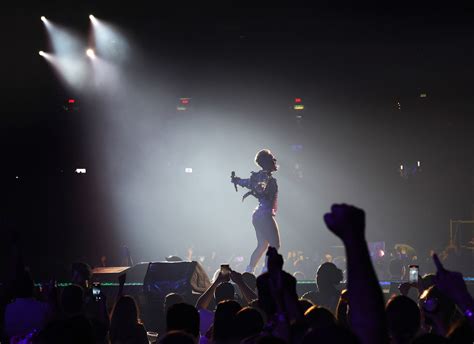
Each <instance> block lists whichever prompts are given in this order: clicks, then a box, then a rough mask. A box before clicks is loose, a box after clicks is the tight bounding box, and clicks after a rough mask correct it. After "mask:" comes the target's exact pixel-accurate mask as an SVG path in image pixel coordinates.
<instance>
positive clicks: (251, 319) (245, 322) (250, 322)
mask: <svg viewBox="0 0 474 344" xmlns="http://www.w3.org/2000/svg"><path fill="white" fill-rule="evenodd" d="M263 325H264V322H263V317H262V315H261V313H260V312H259V311H258V310H257V309H255V308H253V307H244V308H242V309H241V310H240V311H238V312H237V314H236V315H235V329H236V330H235V331H236V332H235V333H236V339H237V340H238V341H239V342H241V341H242V340H244V339H246V338H251V337H255V336H257V335H259V334H260V333H261V332H262V330H263Z"/></svg>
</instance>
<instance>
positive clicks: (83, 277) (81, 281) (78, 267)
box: [71, 262, 92, 288]
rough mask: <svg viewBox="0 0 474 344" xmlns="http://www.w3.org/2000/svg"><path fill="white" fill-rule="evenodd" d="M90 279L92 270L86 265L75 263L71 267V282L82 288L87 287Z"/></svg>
mask: <svg viewBox="0 0 474 344" xmlns="http://www.w3.org/2000/svg"><path fill="white" fill-rule="evenodd" d="M91 278H92V269H91V267H90V266H89V264H87V263H82V262H75V263H72V267H71V282H72V283H74V284H77V285H80V286H81V287H83V288H87V287H88V281H90V280H91Z"/></svg>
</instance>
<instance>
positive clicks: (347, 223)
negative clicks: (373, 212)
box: [324, 204, 365, 243]
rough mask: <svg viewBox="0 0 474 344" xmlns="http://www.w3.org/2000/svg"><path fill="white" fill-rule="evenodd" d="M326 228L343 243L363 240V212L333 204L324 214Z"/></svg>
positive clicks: (347, 206)
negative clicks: (329, 210)
mask: <svg viewBox="0 0 474 344" xmlns="http://www.w3.org/2000/svg"><path fill="white" fill-rule="evenodd" d="M324 222H325V223H326V226H327V227H328V228H329V229H330V230H331V232H333V233H334V234H335V235H336V236H338V237H339V238H340V239H341V240H342V241H343V242H344V243H349V242H351V241H352V240H356V239H357V240H360V239H362V240H364V238H365V236H364V235H365V234H364V232H365V212H364V211H363V210H362V209H359V208H356V207H354V206H352V205H347V204H333V205H332V207H331V212H329V213H326V214H324Z"/></svg>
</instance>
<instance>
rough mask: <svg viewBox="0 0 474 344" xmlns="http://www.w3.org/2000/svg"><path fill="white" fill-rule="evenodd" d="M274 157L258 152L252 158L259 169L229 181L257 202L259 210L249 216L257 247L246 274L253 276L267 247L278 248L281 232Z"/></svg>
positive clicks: (267, 151) (265, 152) (269, 153)
mask: <svg viewBox="0 0 474 344" xmlns="http://www.w3.org/2000/svg"><path fill="white" fill-rule="evenodd" d="M276 161H277V160H276V158H275V157H274V155H273V154H272V152H271V151H270V150H268V149H262V150H260V151H259V152H258V153H257V155H256V156H255V163H256V164H257V165H258V166H260V167H261V170H260V171H258V172H252V173H251V176H250V178H248V179H243V178H239V177H236V176H235V174H234V173H232V175H231V182H232V183H233V184H234V185H239V186H241V187H245V188H247V189H250V191H249V192H247V193H246V194H245V195H244V197H243V199H242V200H244V199H245V198H246V197H247V196H250V195H251V196H254V197H255V198H257V199H258V202H259V204H258V207H257V208H256V209H255V211H254V212H253V215H252V224H253V226H254V228H255V234H256V236H257V247H256V248H255V250H254V251H253V253H252V255H251V257H250V262H249V265H248V266H247V269H246V272H251V273H255V267H256V266H257V264H258V262H259V260H260V258H261V257H262V255H263V254H264V253H265V251H266V250H267V248H268V247H269V246H272V247H275V248H276V249H277V250H278V249H279V248H280V233H279V229H278V224H277V222H276V221H275V215H276V211H277V196H278V184H277V180H276V179H275V178H274V177H273V175H272V173H273V172H276V171H277V165H276Z"/></svg>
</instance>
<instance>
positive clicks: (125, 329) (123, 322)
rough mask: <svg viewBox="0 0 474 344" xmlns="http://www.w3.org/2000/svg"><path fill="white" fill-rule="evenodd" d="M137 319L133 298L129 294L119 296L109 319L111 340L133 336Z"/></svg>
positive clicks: (136, 309)
mask: <svg viewBox="0 0 474 344" xmlns="http://www.w3.org/2000/svg"><path fill="white" fill-rule="evenodd" d="M139 321H140V320H139V318H138V307H137V304H136V302H135V299H134V298H133V297H131V296H129V295H124V296H121V297H120V298H119V299H118V301H117V303H116V304H115V307H114V310H113V312H112V318H111V320H110V339H111V340H112V342H114V341H116V340H119V339H122V340H125V339H128V338H130V337H132V338H133V335H134V333H135V330H136V325H137V324H138V323H139Z"/></svg>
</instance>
